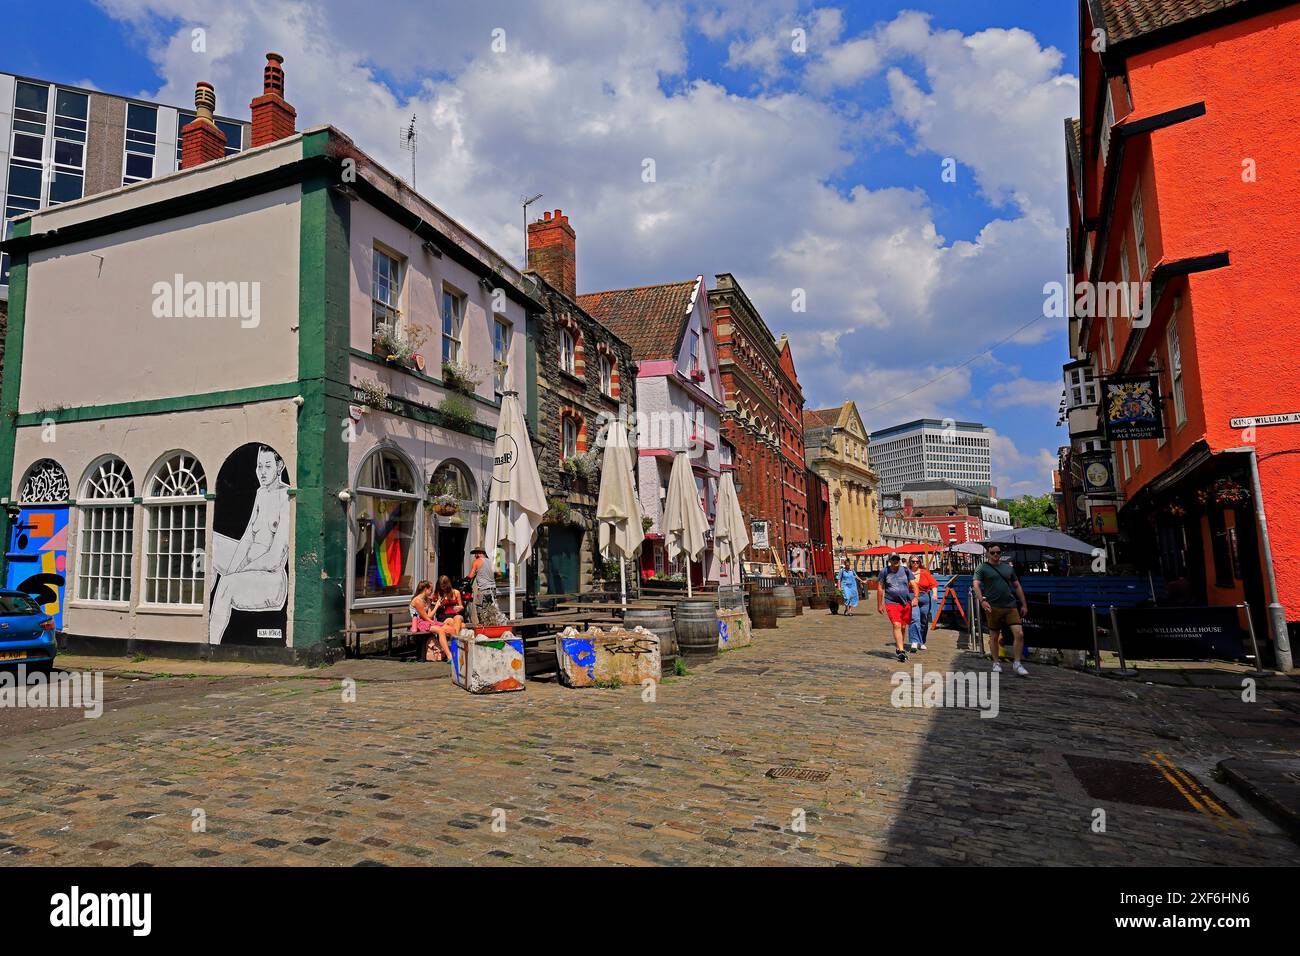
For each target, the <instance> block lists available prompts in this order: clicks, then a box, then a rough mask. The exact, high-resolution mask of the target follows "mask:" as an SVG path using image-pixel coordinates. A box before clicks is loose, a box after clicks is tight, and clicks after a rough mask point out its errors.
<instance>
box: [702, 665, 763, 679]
mask: <svg viewBox="0 0 1300 956" xmlns="http://www.w3.org/2000/svg"><path fill="white" fill-rule="evenodd" d="M769 670H771V668H768V667H739V666H737V665H735V664H728V665H726V666H725V667H718V668H715V669H714V671H713V673H715V674H747V675H748V676H750V677H758V676H759V675H760V674H766V673H767V672H768V671H769Z"/></svg>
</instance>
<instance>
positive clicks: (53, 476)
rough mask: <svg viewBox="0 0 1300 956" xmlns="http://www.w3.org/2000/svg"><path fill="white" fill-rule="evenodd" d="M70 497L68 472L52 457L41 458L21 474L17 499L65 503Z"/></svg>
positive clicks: (44, 502) (43, 502)
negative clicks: (20, 484)
mask: <svg viewBox="0 0 1300 956" xmlns="http://www.w3.org/2000/svg"><path fill="white" fill-rule="evenodd" d="M70 497H72V494H71V492H70V490H69V486H68V473H67V472H65V471H64V470H63V466H62V465H60V464H59V463H58V462H57V461H54V460H53V459H52V458H42V459H41V460H40V461H38V462H36V464H34V465H32V467H30V468H28V469H27V474H26V475H24V476H23V483H22V487H21V488H20V489H19V492H18V500H19V501H21V502H24V503H31V504H43V505H45V504H60V505H61V504H65V503H66V502H67V500H68V499H69V498H70Z"/></svg>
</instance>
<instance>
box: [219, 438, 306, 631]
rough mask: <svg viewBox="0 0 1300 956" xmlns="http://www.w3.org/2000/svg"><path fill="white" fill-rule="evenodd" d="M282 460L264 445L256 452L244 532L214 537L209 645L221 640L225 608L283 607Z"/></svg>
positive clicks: (285, 499)
mask: <svg viewBox="0 0 1300 956" xmlns="http://www.w3.org/2000/svg"><path fill="white" fill-rule="evenodd" d="M283 473H284V461H283V460H282V459H281V458H280V456H279V455H277V454H276V453H275V452H274V451H273V450H272V449H270V448H267V447H266V446H265V445H263V446H262V447H261V448H259V449H258V451H257V484H258V488H257V494H256V497H255V499H254V502H253V512H252V514H251V515H249V518H248V525H247V527H245V529H244V533H243V535H242V536H241V537H240V538H239V540H238V541H236V540H235V539H234V538H231V537H228V536H226V535H223V534H215V535H213V540H212V567H213V570H215V571H216V572H217V573H218V574H219V575H220V577H218V578H217V584H216V590H215V592H214V593H213V595H212V600H211V602H210V606H211V611H210V612H209V614H208V643H210V644H220V643H221V641H222V638H223V637H224V636H225V633H226V625H227V624H228V623H229V622H230V612H231V611H232V610H240V611H269V610H279V609H280V608H283V607H284V603H285V600H286V599H287V598H288V595H289V571H288V565H287V562H288V558H289V485H288V484H287V483H286V482H285V481H284V478H283Z"/></svg>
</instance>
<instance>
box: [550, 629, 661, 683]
mask: <svg viewBox="0 0 1300 956" xmlns="http://www.w3.org/2000/svg"><path fill="white" fill-rule="evenodd" d="M555 661H556V664H557V665H558V667H559V672H560V683H561V684H563V685H564V686H565V687H599V686H609V685H611V684H614V683H615V682H617V683H619V684H622V685H628V684H633V685H636V686H640V685H641V684H643V683H644V682H645V681H647V680H652V681H654V682H655V683H656V684H657V683H659V680H660V678H661V676H662V673H661V657H660V648H659V637H658V635H657V634H655V633H653V632H652V631H647V630H645V629H644V628H640V627H638V628H635V629H634V630H631V631H629V630H627V629H625V628H623V627H616V628H612V629H610V630H601V629H600V628H598V627H597V628H592V629H591V630H589V631H578V630H576V629H574V628H571V627H570V628H565V629H564V630H563V631H561V632H560V633H559V634H557V635H556V636H555Z"/></svg>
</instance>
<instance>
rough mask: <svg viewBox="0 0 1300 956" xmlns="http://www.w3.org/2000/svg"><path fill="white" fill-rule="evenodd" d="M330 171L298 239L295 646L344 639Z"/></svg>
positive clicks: (341, 339)
mask: <svg viewBox="0 0 1300 956" xmlns="http://www.w3.org/2000/svg"><path fill="white" fill-rule="evenodd" d="M329 146H330V135H329V131H328V130H322V131H320V132H319V133H313V134H311V135H310V136H306V137H304V139H303V152H304V156H307V157H320V156H327V155H328V150H329ZM336 176H337V171H336V170H335V167H334V166H333V165H331V173H330V174H328V175H320V176H315V177H313V178H311V179H308V180H306V181H304V182H303V185H302V199H301V209H300V222H301V225H300V233H299V243H298V254H299V265H298V284H299V285H298V380H299V386H300V391H299V394H301V395H302V396H303V405H302V407H301V409H299V412H298V440H297V446H298V447H297V466H298V474H297V476H296V491H297V494H296V495H295V505H294V510H295V515H296V529H295V533H294V602H293V612H292V621H293V644H294V648H295V649H296V650H302V649H305V648H308V647H310V646H313V645H319V644H334V645H338V644H341V643H342V640H343V628H344V625H345V622H346V611H345V605H346V588H347V573H348V558H349V554H348V528H347V519H346V512H345V511H344V509H343V507H342V506H341V504H340V503H339V501H338V492H339V491H340V490H341V489H343V488H346V487H347V483H348V482H347V479H348V475H347V469H348V445H347V443H346V442H345V441H343V440H342V439H343V432H342V429H341V427H340V425H339V423H340V422H342V421H343V420H344V419H346V418H347V413H348V403H349V400H350V397H351V385H350V383H349V380H350V377H351V368H350V363H349V348H348V337H349V328H348V322H349V301H348V299H349V288H348V282H349V273H350V269H349V250H348V238H349V236H348V232H349V225H350V217H351V202H350V201H349V200H348V199H347V198H345V197H344V196H342V195H340V194H339V193H338V192H336V191H334V190H332V189H331V188H330V186H331V184H332V183H333V182H334V180H335V178H336Z"/></svg>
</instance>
